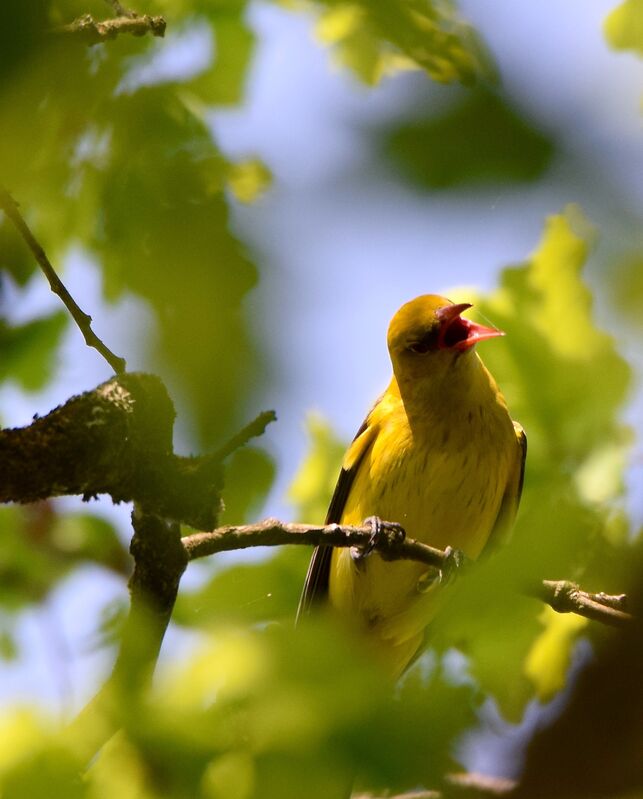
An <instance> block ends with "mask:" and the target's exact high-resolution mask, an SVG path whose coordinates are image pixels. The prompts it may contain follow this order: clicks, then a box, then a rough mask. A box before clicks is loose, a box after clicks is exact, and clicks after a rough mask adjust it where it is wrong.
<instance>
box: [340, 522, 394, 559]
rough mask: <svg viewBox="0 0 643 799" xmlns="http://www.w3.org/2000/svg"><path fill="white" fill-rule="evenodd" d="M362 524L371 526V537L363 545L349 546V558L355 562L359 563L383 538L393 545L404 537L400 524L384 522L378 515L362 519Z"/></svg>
mask: <svg viewBox="0 0 643 799" xmlns="http://www.w3.org/2000/svg"><path fill="white" fill-rule="evenodd" d="M364 526H365V527H370V528H371V537H370V538H369V539H368V541H367V543H366V544H365V545H364V546H363V547H351V550H350V552H351V558H352V559H353V561H354V562H355V563H360V562H361V561H363V560H364V559H365V558H367V557H368V556H369V555H370V554H371V553H372V552H373V550H375V549H376V548H377V547H378V546H380V545H381V544H382V540H383V539H386V540H387V543H388V545H389V546H394V545H395V544H399V543H401V542H402V541H404V538H405V537H406V533H405V532H404V528H403V527H402V525H401V524H398V523H397V522H385V521H384V520H383V519H380V517H379V516H369V517H368V519H364Z"/></svg>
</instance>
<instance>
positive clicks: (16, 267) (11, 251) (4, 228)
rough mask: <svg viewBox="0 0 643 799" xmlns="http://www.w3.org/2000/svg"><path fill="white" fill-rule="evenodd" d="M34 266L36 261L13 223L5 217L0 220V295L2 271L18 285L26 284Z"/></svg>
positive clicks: (0, 290)
mask: <svg viewBox="0 0 643 799" xmlns="http://www.w3.org/2000/svg"><path fill="white" fill-rule="evenodd" d="M35 267H36V262H35V260H34V258H33V256H32V255H31V253H30V252H29V250H28V248H27V246H26V245H25V243H24V241H23V240H22V239H21V238H20V236H19V235H18V233H17V232H16V229H15V228H14V226H13V223H12V222H10V221H9V220H8V219H7V218H6V217H5V218H4V219H2V220H0V296H1V292H2V281H3V274H2V273H3V272H7V273H8V274H10V275H11V277H12V278H13V279H14V280H15V281H16V283H17V284H18V285H19V286H24V285H26V283H27V281H28V280H29V278H30V277H31V275H32V274H33V272H34V269H35Z"/></svg>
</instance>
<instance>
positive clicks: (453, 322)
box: [436, 302, 504, 350]
mask: <svg viewBox="0 0 643 799" xmlns="http://www.w3.org/2000/svg"><path fill="white" fill-rule="evenodd" d="M469 308H471V303H470V302H461V303H459V304H458V305H445V306H444V307H443V308H439V309H438V310H437V311H436V316H437V317H438V319H439V320H440V322H441V327H440V339H439V346H440V347H441V348H442V349H455V350H466V349H468V348H469V347H473V346H474V344H477V343H478V342H479V341H484V340H485V339H487V338H496V336H504V333H503V332H502V330H498V329H497V328H495V327H485V326H484V325H479V324H477V323H476V322H472V321H471V320H469V319H462V318H461V316H460V314H462V313H463V312H464V311H466V310H468V309H469Z"/></svg>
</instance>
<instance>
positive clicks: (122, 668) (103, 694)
mask: <svg viewBox="0 0 643 799" xmlns="http://www.w3.org/2000/svg"><path fill="white" fill-rule="evenodd" d="M132 524H133V527H134V537H133V538H132V542H131V544H130V552H131V553H132V556H133V557H134V572H133V574H132V576H131V578H130V581H129V589H130V599H131V603H130V611H129V614H128V617H127V621H126V622H125V627H124V629H123V634H122V637H121V646H120V650H119V653H118V657H117V658H116V663H115V664H114V668H113V670H112V674H111V675H110V677H109V679H108V680H107V681H106V682H105V683H104V685H103V686H102V687H101V689H100V690H99V692H98V693H97V694H96V696H95V697H94V698H93V699H92V700H91V701H90V702H89V703H88V704H87V705H86V706H85V707H84V708H83V710H81V712H80V713H79V714H78V716H76V718H75V719H74V720H73V721H72V722H71V723H70V724H69V726H68V727H67V729H66V730H65V733H64V737H65V738H66V739H67V740H68V741H69V742H70V743H72V744H73V746H74V749H75V751H76V752H77V753H78V754H79V755H81V756H82V757H83V758H84V759H85V760H87V761H89V760H91V758H92V757H93V756H94V755H95V754H96V752H98V750H99V749H100V748H101V747H102V746H103V745H104V744H105V743H107V741H108V740H109V739H110V738H111V737H112V735H113V734H114V733H115V732H116V731H117V730H118V729H119V728H120V727H122V726H123V718H122V713H123V710H124V709H125V710H126V709H127V708H128V707H130V702H131V700H133V699H135V697H136V696H137V695H138V694H139V692H140V690H141V688H144V687H145V686H146V685H147V684H149V682H150V680H151V679H152V674H153V672H154V668H155V666H156V661H157V659H158V655H159V652H160V649H161V644H162V642H163V638H164V636H165V632H166V630H167V627H168V624H169V623H170V618H171V615H172V610H173V609H174V603H175V601H176V595H177V593H178V589H179V583H180V580H181V576H182V575H183V572H184V571H185V567H186V566H187V563H188V561H187V557H186V553H185V550H184V548H183V547H182V546H181V538H180V530H179V525H178V524H176V523H174V522H170V523H168V522H165V521H164V520H163V519H160V518H158V517H157V516H151V515H148V514H145V513H142V512H141V511H140V510H139V509H138V508H136V507H135V508H134V511H133V513H132Z"/></svg>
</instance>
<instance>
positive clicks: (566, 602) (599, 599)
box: [527, 580, 632, 627]
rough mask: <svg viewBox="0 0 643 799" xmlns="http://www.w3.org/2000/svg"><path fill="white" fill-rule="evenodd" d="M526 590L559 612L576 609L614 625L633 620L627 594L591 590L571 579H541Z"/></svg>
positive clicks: (597, 619) (582, 614) (619, 625)
mask: <svg viewBox="0 0 643 799" xmlns="http://www.w3.org/2000/svg"><path fill="white" fill-rule="evenodd" d="M527 593H529V594H531V595H532V596H536V597H538V598H539V599H542V600H543V602H546V603H547V604H548V605H549V606H550V607H552V608H553V609H554V610H555V611H556V612H557V613H576V614H577V615H578V616H584V617H585V618H587V619H593V620H594V621H600V622H602V623H603V624H609V625H611V626H612V627H624V626H626V625H627V624H629V623H630V622H631V621H632V616H631V615H630V614H629V613H627V612H626V611H625V610H624V608H625V606H626V605H627V597H626V595H625V594H618V595H616V596H610V595H609V594H603V593H599V594H590V593H588V592H587V591H583V590H582V589H581V588H580V586H578V585H577V584H576V583H571V582H569V581H568V580H542V582H540V583H536V584H535V585H533V586H531V587H530V588H529V589H528V591H527Z"/></svg>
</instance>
